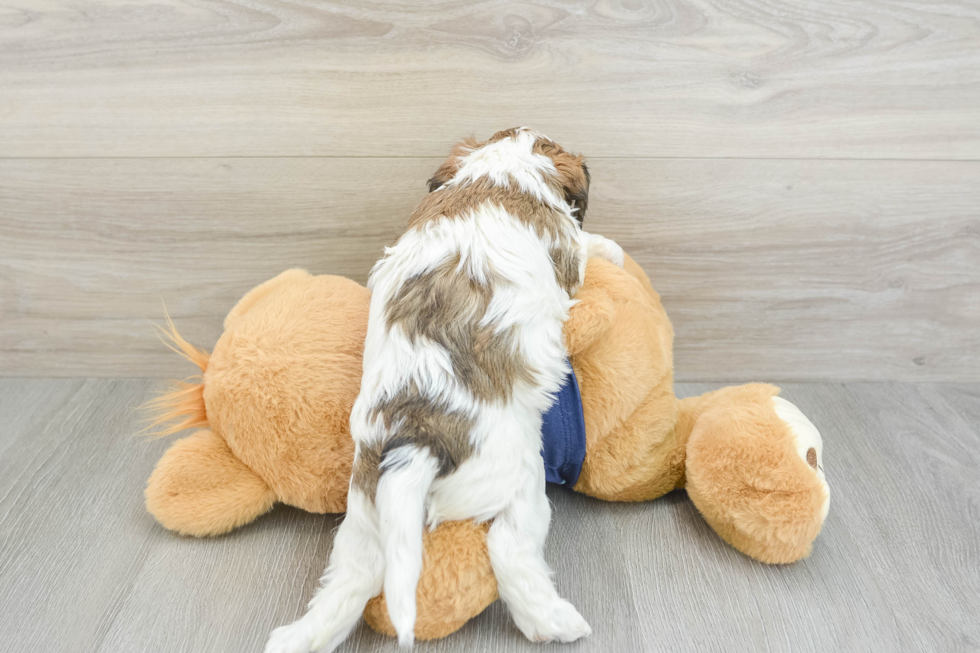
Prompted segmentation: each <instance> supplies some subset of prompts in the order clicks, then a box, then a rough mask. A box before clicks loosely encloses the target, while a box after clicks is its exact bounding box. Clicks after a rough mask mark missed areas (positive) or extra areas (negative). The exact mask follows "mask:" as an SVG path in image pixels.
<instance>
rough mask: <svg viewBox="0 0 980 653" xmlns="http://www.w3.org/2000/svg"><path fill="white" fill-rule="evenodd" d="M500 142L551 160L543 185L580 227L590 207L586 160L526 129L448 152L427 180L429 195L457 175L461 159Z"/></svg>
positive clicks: (473, 141)
mask: <svg viewBox="0 0 980 653" xmlns="http://www.w3.org/2000/svg"><path fill="white" fill-rule="evenodd" d="M503 140H512V141H515V142H516V143H521V144H523V147H526V148H528V149H529V150H530V151H529V152H527V154H533V155H537V156H541V157H545V158H547V159H548V160H549V161H551V163H552V165H553V166H554V172H551V171H548V172H545V173H544V178H545V182H546V183H548V184H549V185H550V186H551V187H552V190H554V191H555V192H556V193H557V194H558V195H559V196H560V197H562V198H564V200H565V202H567V203H568V204H569V206H570V207H571V208H572V210H573V212H574V215H575V218H576V220H578V223H579V225H581V224H582V222H583V221H584V219H585V211H586V209H587V208H588V206H589V184H590V182H591V178H590V177H589V169H588V168H587V167H586V165H585V158H584V157H582V156H581V155H578V154H571V153H569V152H566V151H565V150H564V149H563V148H562V147H561V146H560V145H558V144H557V143H555V142H554V141H552V140H551V139H550V138H548V137H547V136H545V135H543V134H539V133H538V132H535V131H532V130H530V129H528V128H527V127H515V128H513V129H505V130H503V131H499V132H497V133H496V134H494V135H493V136H491V137H490V138H489V139H487V140H486V141H477V140H476V139H472V138H471V139H465V140H463V141H461V142H459V143H457V144H456V145H454V146H453V149H452V151H451V152H450V153H449V158H447V159H446V161H445V163H443V164H442V165H441V166H440V167H439V169H438V170H436V173H435V174H434V175H433V176H432V178H431V179H429V192H430V193H431V192H433V191H436V190H438V189H439V188H441V187H442V186H444V185H445V184H446V183H448V182H449V181H450V180H451V179H453V177H455V176H456V173H457V172H459V169H460V166H461V165H462V159H463V158H465V157H467V156H469V155H470V154H472V153H473V152H475V151H477V150H480V149H482V148H484V147H486V146H489V145H493V144H494V143H498V142H500V141H503Z"/></svg>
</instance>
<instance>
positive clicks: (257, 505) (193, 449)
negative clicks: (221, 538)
mask: <svg viewBox="0 0 980 653" xmlns="http://www.w3.org/2000/svg"><path fill="white" fill-rule="evenodd" d="M145 496H146V509H147V510H148V511H149V512H150V514H152V515H153V516H154V517H155V518H156V520H157V521H158V522H160V524H162V525H163V526H164V527H165V528H168V529H170V530H172V531H177V532H178V533H181V534H183V535H194V536H197V537H203V536H207V535H220V534H222V533H227V532H228V531H230V530H232V529H234V528H237V527H239V526H241V525H243V524H247V523H248V522H250V521H252V520H253V519H255V518H256V517H258V516H259V515H261V514H263V513H265V512H267V511H268V510H269V509H270V508H272V505H273V504H274V503H275V500H276V497H275V494H274V493H273V491H272V490H271V489H269V486H268V485H266V483H265V481H263V480H262V479H261V478H259V477H258V476H257V475H256V474H255V472H253V471H252V470H250V469H249V468H248V467H246V466H245V464H244V463H243V462H242V461H240V460H238V458H236V457H235V455H234V454H233V453H232V452H231V450H230V449H229V448H228V445H227V444H226V443H225V441H224V440H223V439H221V438H220V437H218V436H217V435H215V434H213V433H212V432H211V431H206V430H205V431H198V432H197V433H194V434H193V435H191V436H189V437H186V438H184V439H182V440H178V441H177V442H175V443H174V445H173V446H172V447H170V449H168V450H167V453H165V454H164V455H163V457H162V458H161V459H160V462H158V463H157V466H156V469H154V470H153V474H152V475H151V476H150V480H149V481H148V482H147V485H146V493H145Z"/></svg>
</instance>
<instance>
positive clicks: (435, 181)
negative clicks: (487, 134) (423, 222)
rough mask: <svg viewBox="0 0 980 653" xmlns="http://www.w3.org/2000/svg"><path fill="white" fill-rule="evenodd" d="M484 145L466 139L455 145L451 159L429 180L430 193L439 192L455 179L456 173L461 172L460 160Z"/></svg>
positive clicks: (450, 154) (474, 140)
mask: <svg viewBox="0 0 980 653" xmlns="http://www.w3.org/2000/svg"><path fill="white" fill-rule="evenodd" d="M484 145H485V143H481V142H479V141H477V140H476V139H475V138H464V139H463V140H461V141H460V142H459V143H456V144H455V145H453V149H452V150H451V151H450V152H449V158H447V159H446V161H445V162H444V163H443V164H442V165H441V166H439V169H438V170H436V173H435V174H434V175H432V177H431V178H430V179H429V192H430V193H432V192H435V191H437V190H439V189H440V188H442V187H443V186H444V185H445V184H446V183H447V182H448V181H449V180H450V179H452V178H453V177H455V176H456V173H457V172H459V166H460V159H462V158H463V157H465V156H466V155H467V154H469V153H470V152H472V151H473V150H478V149H480V148H481V147H483V146H484Z"/></svg>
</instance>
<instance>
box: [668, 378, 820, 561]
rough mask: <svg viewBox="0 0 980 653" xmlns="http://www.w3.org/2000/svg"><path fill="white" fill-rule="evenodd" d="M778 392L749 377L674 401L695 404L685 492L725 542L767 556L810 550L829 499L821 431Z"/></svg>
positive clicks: (791, 556)
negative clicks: (741, 383) (743, 382)
mask: <svg viewBox="0 0 980 653" xmlns="http://www.w3.org/2000/svg"><path fill="white" fill-rule="evenodd" d="M778 392H779V390H778V388H775V387H773V386H769V385H762V384H750V385H745V386H737V387H731V388H724V389H722V390H718V391H716V392H713V393H709V394H708V395H704V396H703V397H695V398H692V399H690V400H684V401H683V402H681V411H682V413H683V412H684V411H685V410H686V409H690V410H692V411H693V412H694V415H692V417H694V419H693V427H692V429H691V434H690V439H689V440H688V444H687V465H686V487H687V492H688V496H690V498H691V500H692V501H693V502H694V504H695V505H696V506H697V508H698V510H699V511H700V512H701V514H702V515H703V516H704V518H705V520H706V521H707V522H708V523H709V524H710V525H711V527H712V528H714V529H715V531H717V532H718V534H719V535H721V537H722V538H723V539H724V540H725V541H726V542H728V543H729V544H731V545H732V546H733V547H735V548H736V549H738V550H739V551H741V552H742V553H745V554H746V555H748V556H751V557H753V558H755V559H757V560H760V561H762V562H767V563H789V562H794V561H796V560H799V559H801V558H804V557H806V556H807V555H809V553H810V550H811V547H812V545H813V541H814V539H815V538H816V537H817V534H818V533H819V532H820V528H821V526H822V525H823V521H824V518H825V517H826V516H827V509H828V507H829V501H830V491H829V488H828V486H827V482H826V479H825V477H824V474H823V447H822V442H821V439H820V433H819V432H818V431H817V429H816V427H814V426H813V424H812V423H811V422H810V421H809V420H808V419H807V418H806V417H805V416H804V415H803V413H802V412H800V410H799V409H798V408H797V407H796V406H794V405H793V404H791V403H790V402H788V401H786V400H785V399H783V398H781V397H778V396H777V393H778Z"/></svg>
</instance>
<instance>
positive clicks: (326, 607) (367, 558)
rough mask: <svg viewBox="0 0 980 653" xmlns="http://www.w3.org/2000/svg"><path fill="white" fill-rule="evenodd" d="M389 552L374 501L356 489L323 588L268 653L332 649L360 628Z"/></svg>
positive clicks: (272, 641)
mask: <svg viewBox="0 0 980 653" xmlns="http://www.w3.org/2000/svg"><path fill="white" fill-rule="evenodd" d="M384 565H385V563H384V553H383V551H382V549H381V540H380V537H379V535H378V516H377V510H376V509H375V507H374V503H373V502H372V501H371V500H370V499H369V498H368V497H367V496H366V495H365V494H364V492H362V491H361V490H360V489H359V488H357V487H356V486H354V485H351V488H350V492H349V493H348V495H347V516H346V517H344V521H343V523H341V524H340V528H338V529H337V534H336V535H335V536H334V541H333V550H332V551H331V552H330V563H329V564H328V565H327V569H326V571H324V572H323V576H322V578H321V579H320V583H321V588H320V590H319V591H317V593H316V595H315V596H314V597H313V599H312V600H311V601H310V605H309V609H308V611H307V613H306V614H305V615H304V616H303V617H302V618H301V619H299V620H298V621H295V622H293V623H291V624H289V625H288V626H283V627H281V628H277V629H276V630H274V631H272V635H271V636H270V637H269V641H268V643H267V644H266V646H265V653H309V652H310V651H319V650H323V651H332V650H333V649H334V648H336V647H337V645H339V644H340V643H341V642H342V641H344V639H346V638H347V635H348V634H350V631H351V630H352V629H353V628H354V626H355V624H357V620H358V619H359V618H360V616H361V613H362V612H363V611H364V606H365V605H366V604H367V602H368V601H369V600H370V599H371V598H372V597H374V596H376V595H377V594H378V593H379V592H381V584H382V582H383V579H384V568H385V566H384Z"/></svg>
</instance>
